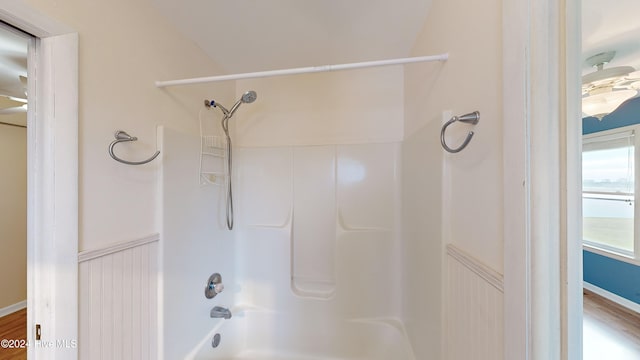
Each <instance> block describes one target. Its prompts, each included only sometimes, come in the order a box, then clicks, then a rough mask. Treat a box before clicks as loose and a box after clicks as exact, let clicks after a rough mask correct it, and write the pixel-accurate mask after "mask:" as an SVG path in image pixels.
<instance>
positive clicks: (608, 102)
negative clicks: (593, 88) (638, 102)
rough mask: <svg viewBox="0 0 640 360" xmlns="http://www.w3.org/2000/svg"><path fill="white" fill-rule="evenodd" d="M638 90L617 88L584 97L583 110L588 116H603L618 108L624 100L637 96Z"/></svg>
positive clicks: (599, 117) (600, 117)
mask: <svg viewBox="0 0 640 360" xmlns="http://www.w3.org/2000/svg"><path fill="white" fill-rule="evenodd" d="M637 94H638V92H637V91H636V90H615V91H609V92H602V93H599V94H594V95H589V96H586V97H583V98H582V112H583V113H584V114H586V115H588V116H595V117H597V118H598V119H600V120H602V118H603V117H604V116H605V115H607V114H610V113H611V112H613V111H614V110H615V109H617V108H618V107H619V106H620V105H621V104H622V103H623V102H625V101H627V100H629V99H631V98H632V97H634V96H636V95H637Z"/></svg>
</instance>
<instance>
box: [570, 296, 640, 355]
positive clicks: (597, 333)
mask: <svg viewBox="0 0 640 360" xmlns="http://www.w3.org/2000/svg"><path fill="white" fill-rule="evenodd" d="M583 329H584V330H583V331H584V333H583V334H584V356H583V359H584V360H601V359H606V360H638V359H640V314H638V313H635V312H633V311H631V310H628V309H626V308H624V307H622V306H620V305H618V304H616V303H614V302H611V301H609V300H607V299H605V298H603V297H601V296H599V295H596V294H594V293H592V292H590V291H587V290H585V291H584V318H583Z"/></svg>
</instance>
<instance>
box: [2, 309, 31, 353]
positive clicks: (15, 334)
mask: <svg viewBox="0 0 640 360" xmlns="http://www.w3.org/2000/svg"><path fill="white" fill-rule="evenodd" d="M4 339H6V340H23V341H26V339H27V309H22V310H20V311H16V312H14V313H13V314H9V315H7V316H4V317H1V318H0V341H1V340H4ZM26 358H27V349H26V348H23V349H20V348H13V349H7V348H2V347H0V360H13V359H20V360H22V359H26Z"/></svg>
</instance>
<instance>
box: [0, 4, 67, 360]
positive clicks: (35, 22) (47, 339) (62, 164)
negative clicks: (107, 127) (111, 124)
mask: <svg viewBox="0 0 640 360" xmlns="http://www.w3.org/2000/svg"><path fill="white" fill-rule="evenodd" d="M0 20H2V21H4V22H6V23H8V24H10V25H12V26H15V27H17V28H19V29H21V30H23V31H25V32H28V33H30V34H32V35H34V36H35V37H36V38H37V39H36V40H35V41H33V42H32V44H31V46H30V49H29V60H28V65H29V69H28V79H29V84H28V88H29V111H28V114H27V162H28V164H27V168H28V174H27V201H28V206H27V208H28V210H27V264H28V265H27V307H28V315H27V340H28V342H29V344H28V345H29V346H28V348H27V353H28V356H29V359H56V358H58V359H76V358H77V345H78V344H77V339H78V300H77V299H78V295H77V294H78V260H77V259H78V258H77V256H78V37H77V34H76V33H75V32H73V31H72V30H71V29H69V28H68V27H66V26H64V25H61V24H59V23H57V22H55V21H53V20H52V19H50V18H48V17H46V16H44V15H42V14H40V13H38V12H37V11H34V10H33V9H31V8H30V7H29V6H28V5H26V4H24V3H23V2H22V1H17V0H8V1H5V2H3V4H2V7H0ZM35 324H40V325H41V329H42V330H41V336H42V337H41V342H39V343H36V342H35Z"/></svg>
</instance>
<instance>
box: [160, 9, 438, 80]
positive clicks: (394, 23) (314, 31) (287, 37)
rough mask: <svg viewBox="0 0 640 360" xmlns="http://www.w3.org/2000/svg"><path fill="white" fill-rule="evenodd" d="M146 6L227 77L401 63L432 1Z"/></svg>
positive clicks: (408, 53) (420, 27)
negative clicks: (366, 63) (395, 60)
mask: <svg viewBox="0 0 640 360" xmlns="http://www.w3.org/2000/svg"><path fill="white" fill-rule="evenodd" d="M152 1H153V3H154V4H155V5H156V6H157V7H158V8H159V9H160V10H161V12H162V13H164V14H165V16H166V17H167V18H169V19H170V21H172V22H173V23H174V24H175V26H176V27H177V28H178V29H180V31H182V32H183V33H184V34H185V35H186V36H187V37H188V38H190V39H192V40H193V41H195V42H196V43H197V44H198V45H199V46H200V47H201V48H202V49H204V51H205V52H206V53H207V54H208V55H209V56H211V58H212V59H214V60H215V61H216V62H217V63H218V64H220V65H221V66H222V67H223V68H224V69H225V71H226V72H227V73H242V72H253V71H263V70H275V69H286V68H292V67H304V66H318V65H328V64H341V63H349V62H358V61H371V60H382V59H389V58H400V57H407V56H409V55H410V51H411V48H412V47H413V44H414V42H415V40H416V37H417V35H418V33H419V32H420V30H421V29H422V26H423V24H424V22H425V19H426V16H427V10H428V8H429V5H430V4H431V0H394V1H393V2H391V1H389V0H322V1H320V0H261V1H257V0H234V1H228V0H182V1H175V0H152ZM427 55H428V54H427ZM207 75H208V74H207Z"/></svg>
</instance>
